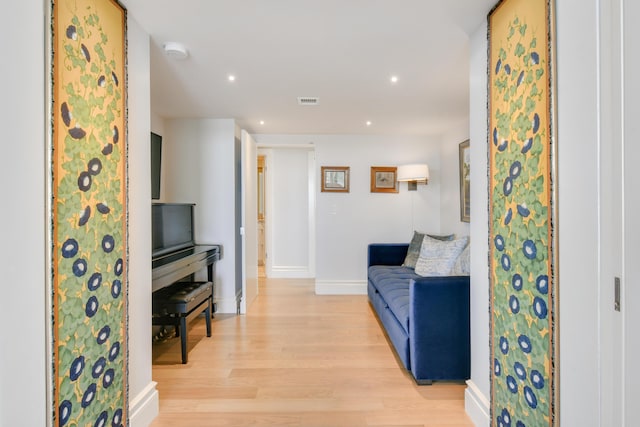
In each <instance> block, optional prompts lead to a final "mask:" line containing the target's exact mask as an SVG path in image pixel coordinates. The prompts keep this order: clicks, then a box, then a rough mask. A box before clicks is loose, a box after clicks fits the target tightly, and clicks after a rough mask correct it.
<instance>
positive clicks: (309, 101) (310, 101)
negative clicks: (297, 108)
mask: <svg viewBox="0 0 640 427" xmlns="http://www.w3.org/2000/svg"><path fill="white" fill-rule="evenodd" d="M318 104H320V98H318V97H317V96H299V97H298V105H318Z"/></svg>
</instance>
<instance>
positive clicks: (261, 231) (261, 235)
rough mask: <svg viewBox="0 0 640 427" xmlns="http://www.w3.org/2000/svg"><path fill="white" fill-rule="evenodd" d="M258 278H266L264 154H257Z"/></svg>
mask: <svg viewBox="0 0 640 427" xmlns="http://www.w3.org/2000/svg"><path fill="white" fill-rule="evenodd" d="M257 188H258V200H257V205H258V278H266V277H267V274H266V268H265V267H266V258H267V256H266V255H267V251H266V237H265V212H266V209H265V200H266V195H265V189H266V186H265V156H264V155H263V154H261V155H258V182H257Z"/></svg>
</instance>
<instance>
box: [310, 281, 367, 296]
mask: <svg viewBox="0 0 640 427" xmlns="http://www.w3.org/2000/svg"><path fill="white" fill-rule="evenodd" d="M366 294H367V281H366V280H316V295H366Z"/></svg>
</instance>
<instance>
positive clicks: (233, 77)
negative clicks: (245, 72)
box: [227, 74, 236, 82]
mask: <svg viewBox="0 0 640 427" xmlns="http://www.w3.org/2000/svg"><path fill="white" fill-rule="evenodd" d="M227 79H228V80H229V81H230V82H235V81H236V76H234V75H233V74H229V75H228V76H227Z"/></svg>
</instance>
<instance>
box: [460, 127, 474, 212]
mask: <svg viewBox="0 0 640 427" xmlns="http://www.w3.org/2000/svg"><path fill="white" fill-rule="evenodd" d="M458 156H459V158H460V221H462V222H470V221H471V175H470V165H471V159H470V152H469V140H468V139H467V140H466V141H464V142H461V143H460V145H459V146H458Z"/></svg>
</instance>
